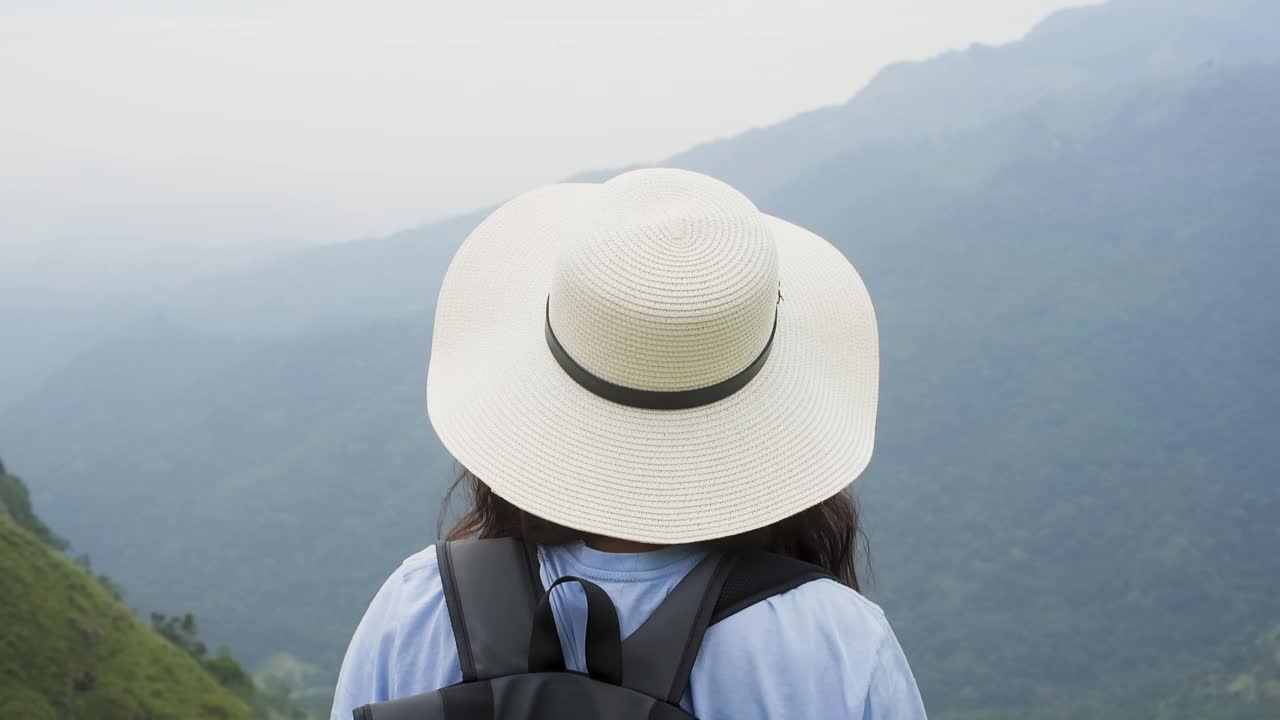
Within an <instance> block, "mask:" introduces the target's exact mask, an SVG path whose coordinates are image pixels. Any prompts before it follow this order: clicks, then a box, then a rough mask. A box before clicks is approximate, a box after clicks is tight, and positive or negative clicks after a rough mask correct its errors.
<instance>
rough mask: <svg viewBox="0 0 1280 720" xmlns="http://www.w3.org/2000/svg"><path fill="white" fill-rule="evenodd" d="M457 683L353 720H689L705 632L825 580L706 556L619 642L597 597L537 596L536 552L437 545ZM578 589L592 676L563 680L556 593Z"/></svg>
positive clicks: (591, 592)
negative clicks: (574, 593)
mask: <svg viewBox="0 0 1280 720" xmlns="http://www.w3.org/2000/svg"><path fill="white" fill-rule="evenodd" d="M436 553H437V555H438V560H439V566H440V580H441V582H442V583H443V585H444V595H445V602H446V604H447V605H448V608H449V620H450V622H451V623H452V625H453V634H454V636H455V637H456V638H457V642H458V659H459V660H460V661H461V665H462V682H461V683H458V684H457V685H452V686H450V687H447V688H444V689H442V690H437V691H435V692H429V693H425V694H422V695H414V696H411V697H405V698H400V699H397V700H390V701H387V702H380V703H374V704H372V705H363V706H361V707H358V708H356V709H355V710H354V711H353V715H354V717H355V720H551V719H553V718H554V719H555V720H561V719H563V718H574V719H575V720H577V719H578V718H583V719H587V718H611V719H616V720H689V719H690V718H692V717H693V716H691V715H689V714H688V713H686V712H685V711H684V710H683V709H681V708H680V700H681V698H682V697H684V693H685V690H686V689H687V688H688V687H689V676H690V673H691V672H692V671H693V663H694V660H696V659H697V657H698V649H699V647H701V645H702V638H703V634H704V633H706V630H707V628H708V627H710V626H711V625H714V624H715V623H717V622H720V621H721V620H723V619H725V618H727V617H729V616H731V615H733V614H734V613H737V612H738V611H740V610H743V609H745V608H747V607H750V606H751V605H754V604H755V603H757V602H760V601H761V600H764V599H765V598H768V597H772V596H774V595H777V594H779V593H783V592H786V591H787V590H791V589H794V588H796V587H799V586H800V585H803V584H804V583H807V582H809V581H811V580H816V579H819V578H829V577H831V575H830V574H829V573H827V572H826V571H825V570H823V569H821V568H819V567H817V566H814V565H810V564H808V563H804V562H800V561H798V560H793V559H791V558H787V557H783V556H781V555H772V554H767V553H750V554H737V555H725V554H718V553H712V554H710V555H708V556H707V557H706V558H705V559H703V560H702V561H701V562H700V563H699V564H698V565H697V566H696V567H694V568H693V570H690V571H689V574H688V575H686V576H685V577H684V579H683V580H681V581H680V582H679V583H678V584H677V585H676V587H675V588H673V589H672V591H671V594H670V595H669V596H668V597H667V598H666V600H664V601H663V602H662V604H661V605H659V606H658V608H657V609H656V610H654V612H653V615H651V616H650V617H649V619H648V620H646V621H645V622H644V624H643V625H641V626H640V627H639V628H638V629H636V631H635V632H634V633H632V634H631V635H629V636H628V637H627V638H626V640H623V639H622V638H621V635H620V632H619V629H618V613H617V611H616V610H615V609H614V606H613V603H612V602H611V601H610V600H609V596H608V595H607V594H606V593H605V591H604V590H602V589H601V588H600V586H598V585H596V584H594V583H592V582H590V581H587V580H584V579H582V578H578V577H562V578H560V579H559V580H557V581H556V582H555V583H553V584H552V585H551V587H550V588H548V589H547V590H546V591H543V589H542V581H541V575H540V572H539V567H538V559H537V552H536V551H535V549H534V548H533V547H532V546H528V545H525V544H524V543H521V542H519V541H516V540H461V541H454V542H447V543H441V544H439V545H437V546H436ZM570 582H572V583H577V584H579V585H581V586H582V589H583V590H584V591H585V592H586V597H587V633H586V634H587V637H586V660H587V672H586V673H577V672H572V671H569V670H566V669H565V663H564V655H563V653H562V651H561V646H560V637H559V634H558V633H557V631H556V624H555V618H554V617H553V616H552V613H551V602H550V592H551V589H552V588H554V587H556V586H557V585H560V584H562V583H570Z"/></svg>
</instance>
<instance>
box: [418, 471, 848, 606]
mask: <svg viewBox="0 0 1280 720" xmlns="http://www.w3.org/2000/svg"><path fill="white" fill-rule="evenodd" d="M459 488H462V489H464V490H465V491H466V493H467V497H468V501H469V504H468V506H467V508H466V510H464V511H463V513H462V516H461V517H459V518H458V520H457V522H455V523H454V524H453V526H452V527H451V528H450V529H449V532H448V533H447V534H444V533H440V534H442V535H444V538H445V539H446V540H459V539H462V538H481V539H487V538H517V539H520V540H523V541H525V542H529V543H535V544H538V545H565V544H569V543H575V542H590V541H591V540H593V539H595V538H596V537H598V536H596V535H592V534H590V533H585V532H582V531H579V530H573V529H571V528H567V527H564V526H562V525H557V524H555V523H553V522H549V521H547V520H544V519H542V518H540V517H538V516H536V515H533V514H531V513H527V512H525V511H523V510H521V509H520V508H517V507H516V506H514V505H512V504H511V503H509V502H507V501H506V500H503V499H502V498H500V497H498V496H497V495H496V494H495V493H494V492H493V491H492V490H490V489H489V486H488V485H486V484H484V482H483V481H482V480H481V479H480V478H478V477H476V476H475V475H474V474H473V473H472V472H471V471H470V470H467V469H466V468H463V469H462V471H461V472H459V473H458V478H457V479H456V480H454V482H453V485H452V486H450V488H449V492H448V494H447V495H445V500H444V504H443V506H442V507H441V509H440V518H439V527H438V528H437V532H439V531H440V530H442V529H443V527H444V522H445V514H446V512H447V511H448V508H449V501H450V499H451V498H452V497H453V495H454V492H455V491H457V490H458V489H459ZM708 544H709V545H711V546H712V547H714V548H715V549H718V550H724V551H737V550H764V551H766V552H773V553H779V554H781V555H787V556H789V557H793V558H796V559H797V560H803V561H805V562H808V563H813V564H814V565H817V566H819V567H821V568H823V569H825V570H827V571H828V572H830V573H831V574H832V575H834V576H835V577H836V578H837V579H839V580H840V582H842V583H844V584H845V585H848V586H849V587H851V588H853V589H854V590H861V587H860V586H859V584H858V565H859V564H860V563H862V564H863V566H864V567H866V563H867V552H868V549H869V548H868V545H867V538H866V534H865V533H864V532H863V530H862V527H861V526H860V525H859V524H858V503H857V501H856V500H855V499H854V497H853V495H851V494H850V493H849V492H841V493H839V494H837V495H834V496H832V497H831V498H829V499H827V500H825V501H823V502H821V503H818V504H817V505H814V506H813V507H810V508H808V509H807V510H802V511H800V512H798V513H796V514H795V515H792V516H791V517H788V518H784V519H782V520H779V521H778V522H776V523H774V524H772V525H768V526H765V527H762V528H760V529H758V530H752V531H750V532H746V533H742V534H741V535H733V536H731V537H727V538H720V539H718V540H713V541H711V542H710V543H708Z"/></svg>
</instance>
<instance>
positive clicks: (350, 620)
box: [0, 0, 1280, 720]
mask: <svg viewBox="0 0 1280 720" xmlns="http://www.w3.org/2000/svg"><path fill="white" fill-rule="evenodd" d="M1245 11H1248V12H1249V13H1251V14H1249V15H1242V14H1241V13H1243V12H1245ZM1277 12H1280V10H1278V9H1277V6H1275V5H1273V4H1270V3H1259V2H1251V3H1244V2H1233V3H1228V4H1215V5H1210V4H1208V3H1189V2H1178V3H1153V2H1137V1H1135V0H1129V1H1128V2H1124V1H1123V0H1117V2H1115V3H1113V4H1110V5H1106V6H1099V7H1088V8H1082V9H1077V10H1070V11H1064V12H1062V13H1059V14H1056V15H1055V16H1053V17H1051V18H1050V19H1049V20H1047V21H1046V22H1045V23H1044V24H1042V25H1041V26H1040V27H1038V28H1037V29H1036V30H1035V31H1033V32H1032V33H1031V34H1030V35H1029V36H1028V37H1027V39H1026V40H1025V41H1023V42H1022V43H1018V44H1014V45H1011V46H1007V47H1005V48H995V49H993V48H972V49H970V50H968V51H964V52H961V53H951V54H948V55H945V56H943V57H941V58H939V59H937V60H933V61H929V62H926V63H915V64H908V65H902V66H895V67H893V68H889V69H886V71H885V72H884V73H882V74H881V76H879V77H878V78H877V79H876V80H875V81H873V83H872V84H871V85H870V86H868V88H867V89H866V90H864V91H863V92H862V93H859V95H858V96H856V97H855V98H854V99H853V100H852V101H850V103H848V104H847V105H845V106H841V108H833V109H828V110H824V111H817V112H816V113H810V114H807V115H804V116H800V117H799V118H797V119H795V120H793V121H789V122H787V123H782V124H780V125H778V126H774V127H773V128H769V129H766V130H762V131H756V132H753V133H747V134H745V135H743V136H740V137H739V138H736V139H734V140H730V141H720V142H718V143H713V144H710V145H707V146H702V147H700V148H695V149H694V150H691V151H690V152H689V153H685V154H682V155H681V156H677V158H674V159H672V160H671V161H669V162H668V163H664V164H674V165H677V166H680V165H683V166H686V167H692V168H693V169H701V170H703V171H707V172H712V174H716V175H719V176H720V177H722V178H723V179H725V180H726V181H728V182H730V183H733V184H735V185H738V186H739V187H741V188H743V189H748V188H750V187H751V186H752V185H753V184H755V183H757V182H761V183H765V184H764V185H758V186H756V191H755V192H754V193H753V194H752V196H753V199H755V200H756V201H757V204H759V205H760V207H761V208H762V209H764V210H766V211H768V212H771V213H774V214H778V215H780V216H783V217H786V218H788V219H790V220H793V221H795V222H798V223H800V224H802V225H805V226H807V227H809V228H811V229H813V230H814V231H816V232H819V233H820V234H822V235H823V236H825V237H827V238H828V239H829V240H831V241H832V242H833V243H835V244H836V245H837V246H838V247H840V249H841V250H842V251H844V252H845V254H846V255H848V256H849V257H850V258H851V260H852V261H853V262H854V264H855V265H856V266H857V267H858V268H859V271H860V272H861V274H862V275H863V277H864V279H865V280H866V282H867V284H868V287H869V288H870V290H871V293H872V296H873V297H874V298H875V299H876V306H877V311H878V314H879V320H880V327H881V333H882V359H883V366H884V367H883V388H882V411H881V419H880V432H879V444H878V447H877V456H876V461H875V462H874V463H873V466H872V468H871V470H870V471H869V473H868V474H867V476H866V477H864V478H863V479H862V480H860V481H859V482H858V484H857V485H856V487H857V488H858V489H859V492H860V494H861V495H862V497H863V499H864V502H865V503H866V504H867V516H868V522H869V523H870V528H871V532H872V541H873V548H874V552H875V558H876V561H877V562H876V578H877V583H876V585H875V586H874V588H873V593H872V594H873V597H874V598H875V599H876V600H878V601H880V602H881V603H882V604H883V605H884V606H885V608H886V610H887V611H888V612H889V615H890V617H891V619H892V620H893V621H894V625H895V628H898V633H899V636H900V637H901V639H902V641H903V644H904V647H906V649H907V652H908V656H909V657H910V658H911V661H912V664H913V667H914V668H915V670H916V673H917V676H918V677H919V679H920V682H921V687H922V689H923V690H924V692H925V699H926V703H927V704H928V706H929V707H930V709H931V715H933V716H935V717H941V718H951V719H953V720H956V719H960V718H966V719H967V718H975V719H976V718H993V717H994V718H1001V717H1008V718H1014V717H1017V718H1065V717H1076V716H1088V717H1099V718H1107V717H1117V718H1118V717H1133V716H1144V717H1165V718H1183V717H1197V716H1203V715H1205V714H1206V713H1208V714H1211V715H1212V716H1214V717H1221V718H1226V717H1240V718H1263V717H1271V716H1273V713H1272V711H1273V710H1274V709H1275V708H1276V707H1280V693H1278V692H1277V690H1276V688H1280V685H1277V684H1276V683H1278V682H1280V673H1278V672H1277V668H1276V660H1275V657H1274V650H1275V649H1278V648H1277V647H1276V642H1277V638H1280V635H1277V634H1276V633H1277V631H1276V629H1275V628H1276V626H1277V625H1280V605H1277V603H1278V602H1280V601H1278V600H1277V599H1276V594H1275V593H1274V587H1273V586H1272V585H1273V583H1274V578H1275V577H1278V576H1280V564H1278V563H1280V538H1278V537H1277V536H1276V535H1275V524H1274V517H1276V512H1277V511H1278V510H1280V492H1278V491H1277V489H1276V488H1275V487H1274V483H1272V482H1271V481H1270V479H1271V478H1273V477H1274V475H1275V472H1276V470H1277V469H1278V468H1277V467H1276V465H1275V461H1274V458H1273V454H1272V453H1271V452H1270V451H1269V449H1268V448H1269V443H1270V437H1269V435H1270V430H1269V429H1270V428H1272V427H1273V425H1274V418H1275V417H1277V412H1278V411H1280V408H1277V398H1280V386H1277V380H1276V379H1275V378H1274V373H1272V372H1271V370H1272V369H1273V368H1274V367H1275V365H1276V362H1277V360H1280V337H1277V334H1276V332H1275V327H1274V323H1273V322H1272V319H1271V318H1270V315H1269V308H1274V307H1276V306H1277V304H1278V302H1280V297H1277V290H1276V288H1275V287H1274V283H1272V282H1271V278H1273V277H1274V276H1275V273H1276V272H1277V271H1280V251H1277V249H1276V248H1275V247H1274V243H1272V242H1270V239H1271V238H1275V237H1277V236H1278V235H1280V220H1277V217H1276V216H1275V214H1274V213H1273V212H1271V201H1272V198H1274V197H1277V196H1280V171H1278V170H1277V168H1280V137H1277V133H1276V132H1275V131H1274V128H1276V127H1280V68H1278V67H1277V66H1276V65H1266V64H1245V65H1240V64H1239V63H1240V62H1243V61H1252V60H1256V59H1259V56H1260V55H1264V54H1265V51H1266V48H1265V47H1263V46H1261V45H1259V44H1258V43H1255V42H1252V41H1251V40H1250V38H1255V37H1256V36H1257V34H1258V33H1259V32H1261V30H1262V29H1265V28H1267V27H1274V26H1275V25H1274V24H1273V23H1272V24H1268V23H1270V21H1271V20H1272V19H1274V18H1275V16H1276V14H1277ZM1233 13H1234V14H1233ZM1137 26H1141V27H1142V28H1144V30H1143V32H1141V33H1137V32H1136V31H1134V30H1133V28H1134V27H1137ZM1125 38H1128V40H1129V41H1130V43H1129V47H1125V46H1124V43H1123V42H1120V41H1121V40H1124V39H1125ZM1271 53H1272V55H1271V56H1270V57H1271V58H1274V57H1275V56H1276V54H1277V53H1280V51H1277V50H1274V49H1273V50H1271ZM1263 59H1265V58H1263ZM1108 63H1110V64H1111V65H1112V66H1113V67H1111V68H1110V72H1107V64H1108ZM984 76H985V77H987V78H988V82H986V83H979V82H978V81H979V79H980V78H982V77H984ZM1010 78H1011V79H1010ZM966 88H968V89H969V90H966ZM970 91H971V92H970ZM929 98H948V99H947V100H946V102H945V103H942V105H941V107H945V108H947V109H949V110H954V111H955V112H949V113H941V112H937V108H938V107H939V105H938V104H937V101H936V100H930V101H929V103H926V104H923V105H922V104H921V103H922V102H923V100H922V99H929ZM970 99H971V102H970ZM918 114H926V115H930V117H929V118H923V119H919V120H918V122H917V121H916V120H913V121H912V122H916V124H915V125H914V126H913V125H911V123H906V124H905V125H902V126H901V127H896V126H895V123H896V121H900V120H902V119H903V116H904V115H905V116H907V117H908V118H915V116H916V115H918ZM842 123H843V124H842ZM891 126H895V127H894V132H898V131H901V133H902V134H901V136H897V135H894V133H891V132H889V131H888V128H890V127H891ZM823 133H828V134H829V135H830V136H829V137H826V138H825V140H826V141H829V144H828V145H827V146H826V147H825V149H822V148H821V146H822V144H823V135H822V134H823ZM877 133H880V134H879V135H877ZM836 135H839V136H840V137H839V141H838V142H836V139H835V136H836ZM819 150H821V152H819ZM766 175H767V176H769V177H768V178H767V182H766V179H765V177H764V176H766ZM766 185H767V188H766V187H765V186H766ZM482 215H483V213H479V214H475V215H470V216H467V217H464V218H457V219H454V220H451V221H448V222H447V223H443V224H436V225H432V226H426V227H424V228H419V229H416V230H412V231H408V232H406V233H402V234H400V235H397V236H393V237H390V238H386V239H379V240H370V241H365V242H360V243H351V244H345V245H341V246H333V247H326V248H318V249H315V250H309V251H307V252H305V253H303V254H301V255H299V256H295V257H294V258H291V259H290V258H286V259H282V260H279V261H276V262H273V263H271V264H269V265H267V266H265V267H262V268H259V269H257V270H255V271H253V272H249V273H237V274H235V275H231V276H226V277H222V278H218V279H217V280H216V281H210V283H209V284H208V285H207V286H205V287H202V288H194V289H192V290H190V291H188V292H189V294H188V295H186V296H185V297H183V298H182V299H180V300H179V301H177V302H176V303H175V304H174V305H173V306H172V309H171V310H170V311H169V312H167V313H166V314H165V315H163V316H161V317H157V318H153V319H149V320H147V321H145V322H142V323H140V324H137V325H135V326H134V327H132V328H131V329H129V330H128V331H127V332H125V333H119V334H115V335H114V336H113V337H112V338H109V339H107V340H106V341H105V342H104V343H102V344H101V345H99V346H98V347H97V348H96V349H94V350H92V351H90V352H88V353H86V354H84V355H82V356H80V357H78V358H76V359H75V360H73V361H72V363H71V364H70V365H69V366H68V367H66V368H65V369H64V370H62V371H61V372H59V373H58V374H57V375H56V376H55V377H53V378H52V379H51V380H50V381H49V382H48V383H47V384H46V385H45V386H44V387H42V388H41V389H40V390H38V391H37V392H35V393H33V394H32V395H30V396H29V397H27V398H26V399H25V400H23V401H21V402H19V403H17V404H16V405H14V406H13V407H12V408H10V409H9V410H5V411H0V438H3V441H4V443H5V447H4V452H5V454H6V458H12V459H13V460H15V461H19V462H21V463H22V465H23V466H24V467H30V468H32V469H33V471H34V473H35V475H36V476H37V477H39V478H41V484H40V485H39V486H37V487H36V488H35V490H36V492H37V495H38V496H39V497H40V498H41V502H42V505H43V506H44V507H46V508H48V510H47V511H46V514H47V515H48V516H49V517H50V518H51V519H53V520H54V524H55V526H56V527H59V528H66V529H67V531H68V532H71V533H73V535H74V536H75V537H77V538H83V542H84V543H85V545H86V547H89V548H91V549H92V551H93V554H94V556H95V558H98V560H99V562H101V563H102V566H103V567H105V568H109V569H110V570H111V572H112V574H113V575H116V576H118V577H120V578H121V579H122V580H123V581H124V582H125V584H126V585H127V586H129V587H130V588H132V589H134V590H135V591H136V598H137V602H138V603H139V605H140V606H142V607H161V606H163V607H189V608H191V609H193V610H195V611H196V613H197V614H198V615H200V617H201V618H202V620H203V621H204V623H205V626H206V628H207V629H208V630H209V631H210V632H211V635H212V636H213V637H217V638H227V639H229V640H230V641H231V643H232V644H233V646H235V647H236V648H237V650H238V651H241V652H245V653H246V654H248V655H251V656H253V657H256V658H263V657H266V656H267V655H270V654H272V653H275V652H277V651H280V650H285V651H288V652H290V653H292V654H294V655H297V656H299V657H303V658H306V659H308V660H314V661H316V662H317V663H319V664H321V665H322V666H324V667H326V668H328V669H329V670H330V671H332V670H333V669H334V668H335V667H336V663H337V661H338V659H339V658H340V655H341V652H342V649H343V648H344V647H345V643H346V641H347V639H348V638H349V634H350V631H351V629H352V628H353V627H354V623H355V621H356V619H357V618H358V616H359V613H360V612H361V610H363V607H364V604H365V603H366V602H367V601H368V597H369V595H370V594H371V593H372V591H373V589H374V588H376V587H377V586H378V584H379V583H381V582H382V580H383V579H385V577H386V575H387V573H389V572H390V571H391V570H392V569H393V568H394V566H395V565H396V564H397V563H398V562H399V560H400V559H401V558H402V557H404V556H405V555H407V554H409V553H411V552H413V551H415V550H417V549H420V548H421V547H422V546H423V545H425V544H427V543H428V542H430V541H431V540H432V538H433V537H434V520H435V506H436V503H437V502H438V500H439V497H440V495H441V493H442V490H443V486H444V485H445V484H446V483H447V481H448V480H449V479H450V470H451V462H450V459H449V458H448V456H447V454H445V453H444V452H443V449H442V448H441V447H440V446H439V443H438V441H437V440H436V439H435V437H434V435H432V434H431V432H430V429H429V427H428V426H427V423H426V420H425V411H424V409H423V403H422V400H423V398H422V396H421V395H422V390H423V386H424V379H425V365H426V359H427V353H428V343H429V339H430V324H431V308H432V305H433V303H434V296H435V292H436V290H437V289H438V286H439V281H440V276H441V275H442V274H443V270H444V266H445V263H446V262H447V260H448V258H449V257H450V256H451V254H452V252H453V250H454V249H455V248H456V246H457V244H458V243H460V242H461V240H462V238H463V237H465V234H466V231H467V230H468V229H469V227H470V226H471V225H473V224H474V223H475V222H476V221H477V220H478V219H479V218H480V217H481V216H482ZM283 288H291V289H295V290H296V292H294V293H292V294H291V295H290V296H289V297H287V298H283V299H278V298H279V296H280V293H281V291H282V289H283ZM237 318H245V321H244V327H239V326H238V325H237ZM86 507H92V508H95V510H94V511H92V512H89V513H86V512H85V511H84V508H86ZM353 508H355V510H353ZM406 508H410V509H412V508H417V509H418V510H417V512H414V511H412V510H410V511H408V512H406ZM264 549H267V550H264ZM191 558H199V559H200V562H201V566H202V573H201V574H200V576H198V577H189V576H188V575H189V574H188V575H184V574H183V573H186V568H188V567H189V565H190V561H191ZM317 558H322V559H323V560H322V561H320V562H317ZM174 577H186V580H187V581H186V582H183V583H180V584H175V583H173V582H171V579H172V578H174Z"/></svg>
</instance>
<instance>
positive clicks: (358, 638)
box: [329, 570, 404, 720]
mask: <svg viewBox="0 0 1280 720" xmlns="http://www.w3.org/2000/svg"><path fill="white" fill-rule="evenodd" d="M403 587H404V583H403V581H402V580H401V577H400V572H399V571H398V570H397V572H395V573H392V575H391V577H390V578H388V579H387V581H386V582H385V583H383V585H382V587H381V588H380V589H379V590H378V593H377V595H375V596H374V598H373V602H371V603H369V609H368V610H366V611H365V613H364V617H363V618H361V619H360V624H359V625H358V626H357V627H356V631H355V634H354V635H353V636H352V637H351V644H350V645H348V646H347V654H346V656H345V657H344V658H343V660H342V670H340V671H339V673H338V686H337V688H336V689H335V691H334V695H333V708H332V710H331V711H330V713H329V718H330V720H351V711H352V710H354V709H355V708H357V707H359V706H361V705H366V704H368V703H373V702H382V701H384V700H389V699H390V698H391V682H392V662H393V659H394V657H395V652H396V648H395V645H396V637H397V634H398V633H397V626H398V620H397V618H398V616H399V607H400V599H401V593H402V592H403Z"/></svg>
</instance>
